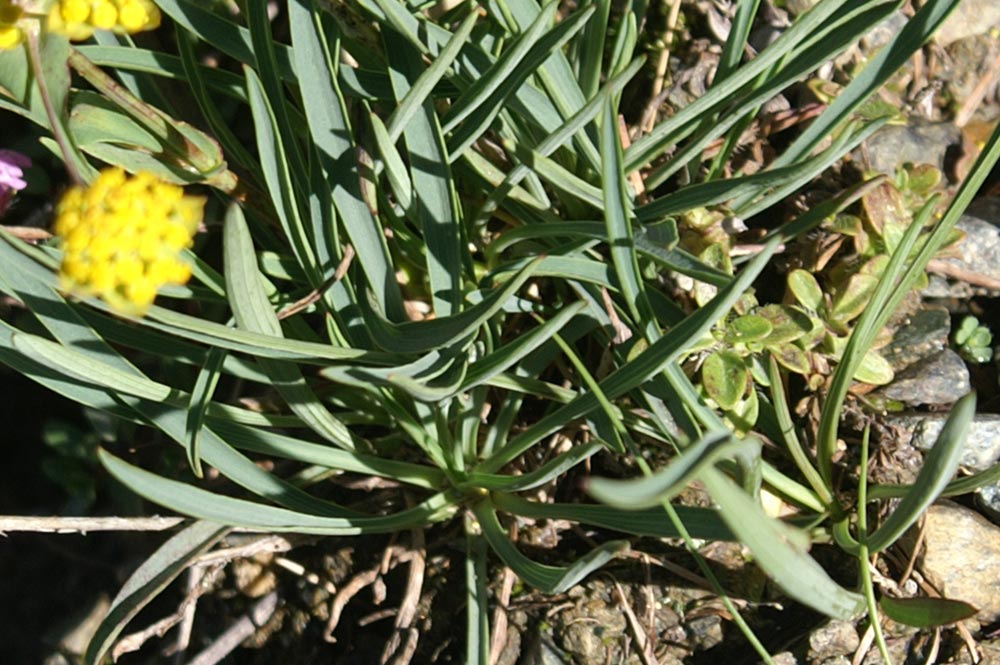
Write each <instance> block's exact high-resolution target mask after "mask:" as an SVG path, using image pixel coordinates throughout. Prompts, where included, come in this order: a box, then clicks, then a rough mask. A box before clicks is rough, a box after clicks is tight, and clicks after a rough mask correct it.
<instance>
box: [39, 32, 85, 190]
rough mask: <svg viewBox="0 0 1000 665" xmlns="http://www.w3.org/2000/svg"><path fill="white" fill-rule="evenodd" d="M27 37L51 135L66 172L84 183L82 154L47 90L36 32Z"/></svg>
mask: <svg viewBox="0 0 1000 665" xmlns="http://www.w3.org/2000/svg"><path fill="white" fill-rule="evenodd" d="M26 33H27V38H28V62H29V63H31V71H32V73H33V74H34V75H35V82H36V83H37V84H38V91H39V93H41V97H42V105H43V106H44V107H45V115H46V116H48V118H49V127H50V128H51V129H52V136H53V137H54V138H55V140H56V143H57V144H58V145H59V151H60V152H62V155H63V162H65V164H66V172H67V173H68V174H69V177H70V179H71V180H72V181H73V182H74V183H75V184H77V185H85V184H86V180H85V179H84V177H83V175H82V174H81V173H80V169H78V168H77V160H79V159H82V156H81V155H80V153H79V152H78V151H77V149H76V146H75V145H74V144H73V142H72V141H71V140H70V138H69V136H68V135H67V134H66V131H65V128H64V127H63V123H62V118H61V117H60V113H59V112H58V111H57V110H56V108H55V105H54V104H53V103H52V95H51V94H50V92H49V86H48V82H47V81H46V80H45V71H44V68H43V67H42V52H41V49H40V48H39V46H38V33H37V32H35V31H33V30H27V31H26Z"/></svg>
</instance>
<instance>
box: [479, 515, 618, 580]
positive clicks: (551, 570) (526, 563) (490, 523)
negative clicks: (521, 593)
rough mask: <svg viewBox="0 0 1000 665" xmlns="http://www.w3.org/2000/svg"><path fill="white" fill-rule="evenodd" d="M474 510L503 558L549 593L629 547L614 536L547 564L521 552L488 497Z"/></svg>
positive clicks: (491, 543) (487, 537)
mask: <svg viewBox="0 0 1000 665" xmlns="http://www.w3.org/2000/svg"><path fill="white" fill-rule="evenodd" d="M472 512H473V514H474V515H475V516H476V520H477V521H478V522H479V526H480V527H481V528H482V530H483V535H484V536H485V537H486V541H487V542H488V543H489V544H490V547H492V548H493V551H494V552H496V553H497V555H498V556H499V557H500V559H501V560H502V561H503V562H504V563H505V564H507V565H508V566H510V567H511V570H513V571H514V572H515V573H516V574H517V576H518V577H520V578H521V579H522V580H524V581H525V582H527V583H528V584H530V585H531V586H533V587H537V588H538V589H540V590H542V591H545V592H546V593H563V592H565V591H566V590H568V589H569V588H571V587H573V586H574V585H576V584H577V583H578V582H580V581H581V580H583V579H584V578H585V577H587V575H589V574H590V573H592V572H594V571H595V570H597V569H598V568H600V567H601V566H603V565H604V564H605V563H607V562H608V561H610V560H611V559H612V558H613V557H614V556H615V555H616V554H618V553H620V552H624V551H627V550H628V548H629V545H628V541H625V540H612V541H609V542H607V543H604V544H603V545H600V546H598V547H595V548H594V549H592V550H591V551H590V552H588V553H587V554H586V555H584V556H582V557H580V558H579V559H577V560H576V561H575V562H574V563H573V564H571V565H569V566H547V565H545V564H541V563H537V562H535V561H532V560H531V559H529V558H528V557H526V556H524V555H523V554H521V552H520V551H519V550H518V549H517V548H516V547H515V546H514V543H512V542H511V541H510V538H508V537H507V532H506V531H505V530H504V528H503V527H502V526H500V521H499V520H498V519H497V515H496V512H495V511H494V510H493V505H492V504H491V503H490V501H489V500H488V499H484V500H482V501H479V502H478V503H476V504H475V505H473V506H472Z"/></svg>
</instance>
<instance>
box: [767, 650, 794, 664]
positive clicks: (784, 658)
mask: <svg viewBox="0 0 1000 665" xmlns="http://www.w3.org/2000/svg"><path fill="white" fill-rule="evenodd" d="M771 660H773V661H774V665H799V661H798V659H796V658H795V654H793V653H792V652H791V651H782V652H781V653H776V654H774V656H773V657H772V658H771Z"/></svg>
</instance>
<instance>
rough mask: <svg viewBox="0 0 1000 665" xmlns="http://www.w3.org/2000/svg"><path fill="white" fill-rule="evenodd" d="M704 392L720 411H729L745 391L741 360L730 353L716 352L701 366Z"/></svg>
mask: <svg viewBox="0 0 1000 665" xmlns="http://www.w3.org/2000/svg"><path fill="white" fill-rule="evenodd" d="M701 381H702V384H703V385H704V386H705V392H707V393H708V396H709V397H711V398H712V399H713V400H715V403H716V404H718V405H719V406H720V407H721V408H722V409H725V410H727V411H728V410H729V409H731V408H733V407H734V406H736V402H738V401H739V400H740V398H741V397H743V393H744V392H746V389H747V367H746V365H745V364H744V362H743V358H741V357H739V356H738V355H736V354H735V353H733V352H732V351H716V352H715V353H713V354H711V355H710V356H708V357H707V358H705V362H704V363H703V364H702V366H701Z"/></svg>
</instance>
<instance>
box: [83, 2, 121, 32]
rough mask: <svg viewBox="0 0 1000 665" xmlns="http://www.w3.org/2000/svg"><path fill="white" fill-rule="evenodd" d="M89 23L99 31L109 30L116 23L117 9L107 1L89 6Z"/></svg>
mask: <svg viewBox="0 0 1000 665" xmlns="http://www.w3.org/2000/svg"><path fill="white" fill-rule="evenodd" d="M90 23H91V24H92V25H93V26H94V27H95V28H99V29H101V30H110V29H112V28H113V27H115V24H116V23H118V9H117V8H116V7H115V6H114V5H113V4H112V3H111V2H109V1H108V0H103V2H100V1H99V2H95V3H93V5H91V10H90Z"/></svg>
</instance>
